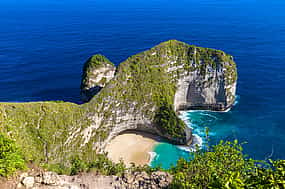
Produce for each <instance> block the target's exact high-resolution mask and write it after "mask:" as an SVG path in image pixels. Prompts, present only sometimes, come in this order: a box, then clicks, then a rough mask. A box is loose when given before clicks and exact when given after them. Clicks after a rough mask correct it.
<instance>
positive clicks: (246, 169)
mask: <svg viewBox="0 0 285 189" xmlns="http://www.w3.org/2000/svg"><path fill="white" fill-rule="evenodd" d="M242 151H243V148H242V146H241V145H240V144H238V142H237V141H234V142H224V141H221V142H220V143H219V144H218V145H214V146H211V147H208V149H206V150H198V151H197V152H193V153H190V157H191V158H190V159H191V160H190V161H186V160H185V159H183V158H181V159H180V160H178V161H177V165H176V166H174V167H172V168H171V169H169V170H163V169H161V168H160V167H157V168H151V167H149V166H147V165H145V166H136V165H134V164H133V165H132V166H131V167H130V168H126V166H125V165H124V163H123V162H120V163H117V164H116V163H113V162H111V161H110V160H109V159H108V158H107V156H106V154H100V155H97V156H96V158H95V159H94V160H92V161H89V162H86V161H83V160H82V159H81V158H80V157H79V156H74V157H72V158H71V160H70V165H71V166H70V168H66V167H63V166H61V168H57V169H54V168H52V167H49V170H52V171H56V172H58V173H59V174H62V173H64V174H71V175H74V174H78V173H81V172H95V173H97V174H101V175H117V176H122V175H123V173H125V172H126V171H131V172H142V171H145V172H147V173H148V174H151V173H152V172H154V171H158V170H160V171H168V172H169V173H170V174H172V175H173V181H172V183H171V185H170V186H169V188H171V189H192V188H195V189H196V188H201V189H203V188H213V189H241V188H248V189H251V188H252V189H253V188H254V189H255V188H258V189H263V188H264V189H265V188H274V189H283V188H285V160H277V161H272V160H269V161H268V162H265V161H257V160H253V159H250V158H248V157H247V156H246V155H244V154H243V152H242ZM53 167H54V166H53ZM57 167H59V166H57Z"/></svg>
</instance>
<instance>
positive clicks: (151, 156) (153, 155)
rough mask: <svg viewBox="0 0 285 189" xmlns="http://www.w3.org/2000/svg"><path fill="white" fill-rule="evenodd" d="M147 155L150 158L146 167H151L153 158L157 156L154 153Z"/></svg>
mask: <svg viewBox="0 0 285 189" xmlns="http://www.w3.org/2000/svg"><path fill="white" fill-rule="evenodd" d="M148 154H149V156H150V158H149V162H148V165H149V166H151V162H152V161H153V160H154V158H155V157H156V156H157V154H156V153H155V152H148Z"/></svg>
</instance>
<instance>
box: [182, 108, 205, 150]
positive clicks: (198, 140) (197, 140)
mask: <svg viewBox="0 0 285 189" xmlns="http://www.w3.org/2000/svg"><path fill="white" fill-rule="evenodd" d="M179 118H180V119H181V120H182V121H184V123H185V124H186V125H187V126H188V127H189V128H191V129H193V127H192V124H191V121H190V120H189V118H188V117H187V111H180V116H179ZM202 145H203V139H202V138H201V137H200V136H199V135H197V134H195V133H194V134H193V138H192V144H191V145H190V146H178V148H179V149H181V150H184V151H187V152H194V151H196V150H197V147H198V149H200V148H201V147H202Z"/></svg>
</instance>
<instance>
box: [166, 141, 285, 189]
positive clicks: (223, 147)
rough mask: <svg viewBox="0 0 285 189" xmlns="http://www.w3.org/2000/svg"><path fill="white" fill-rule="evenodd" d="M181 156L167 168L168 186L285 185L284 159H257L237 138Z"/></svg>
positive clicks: (267, 186)
mask: <svg viewBox="0 0 285 189" xmlns="http://www.w3.org/2000/svg"><path fill="white" fill-rule="evenodd" d="M191 156H193V159H192V160H191V161H186V160H184V159H180V160H179V161H178V162H177V165H176V166H175V167H173V168H172V169H171V170H170V172H171V173H172V174H173V176H174V180H173V182H172V184H171V187H170V188H174V189H176V188H179V189H187V188H189V189H190V188H217V189H218V188H219V189H223V188H224V189H229V188H236V189H238V188H276V189H277V188H280V189H281V188H285V160H279V161H270V163H269V164H268V163H266V162H263V161H256V160H253V159H248V158H246V156H245V155H244V154H243V153H242V146H241V145H239V144H238V142H237V141H234V142H233V143H231V142H223V141H221V142H220V144H218V145H215V146H212V147H210V149H208V150H207V151H203V150H201V151H198V152H195V153H193V154H191Z"/></svg>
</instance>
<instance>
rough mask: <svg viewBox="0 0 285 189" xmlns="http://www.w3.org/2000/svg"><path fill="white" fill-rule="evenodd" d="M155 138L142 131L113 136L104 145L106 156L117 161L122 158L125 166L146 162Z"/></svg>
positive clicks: (149, 156)
mask: <svg viewBox="0 0 285 189" xmlns="http://www.w3.org/2000/svg"><path fill="white" fill-rule="evenodd" d="M156 143H157V140H155V139H154V137H153V136H152V135H149V134H142V133H125V134H121V135H119V136H117V137H115V138H114V139H113V140H112V141H111V142H110V143H109V144H108V145H107V147H106V152H108V157H109V158H110V159H111V160H112V161H114V162H119V161H120V159H122V160H123V161H124V162H125V164H126V165H127V166H130V165H131V163H132V162H133V163H135V164H136V165H145V164H148V163H149V161H150V158H151V155H150V153H149V152H151V151H152V150H153V147H154V145H155V144H156Z"/></svg>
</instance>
